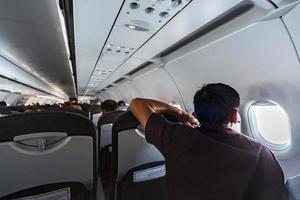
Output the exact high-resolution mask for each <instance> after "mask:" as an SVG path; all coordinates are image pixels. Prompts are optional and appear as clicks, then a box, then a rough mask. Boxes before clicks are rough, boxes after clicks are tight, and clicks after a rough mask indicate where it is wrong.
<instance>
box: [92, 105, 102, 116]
mask: <svg viewBox="0 0 300 200" xmlns="http://www.w3.org/2000/svg"><path fill="white" fill-rule="evenodd" d="M89 112H90V113H91V114H97V113H101V107H100V106H99V105H97V106H96V105H94V106H92V107H91V108H90V109H89Z"/></svg>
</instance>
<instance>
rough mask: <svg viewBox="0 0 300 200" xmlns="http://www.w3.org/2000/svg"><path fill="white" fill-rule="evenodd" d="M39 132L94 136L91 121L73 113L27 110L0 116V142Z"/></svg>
mask: <svg viewBox="0 0 300 200" xmlns="http://www.w3.org/2000/svg"><path fill="white" fill-rule="evenodd" d="M41 132H64V133H67V134H68V135H87V136H92V137H95V136H96V130H95V126H94V124H93V122H92V121H90V120H89V119H88V118H86V117H84V116H82V115H78V114H75V113H68V112H27V113H22V114H18V115H10V116H5V117H1V118H0V142H5V141H12V140H13V138H14V137H15V136H18V135H24V134H27V133H41Z"/></svg>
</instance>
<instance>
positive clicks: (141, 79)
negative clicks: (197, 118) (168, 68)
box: [119, 68, 184, 108]
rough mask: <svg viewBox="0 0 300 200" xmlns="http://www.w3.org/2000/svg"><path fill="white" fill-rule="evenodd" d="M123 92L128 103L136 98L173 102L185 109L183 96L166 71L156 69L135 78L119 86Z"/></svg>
mask: <svg viewBox="0 0 300 200" xmlns="http://www.w3.org/2000/svg"><path fill="white" fill-rule="evenodd" d="M119 89H120V90H121V91H123V94H124V99H126V101H127V102H129V100H131V99H132V98H134V97H144V98H154V99H161V100H163V101H166V102H169V103H171V102H172V101H174V102H176V103H178V104H180V105H181V106H182V107H183V108H184V104H183V102H182V100H181V96H180V94H179V93H178V90H177V88H176V86H175V84H174V82H173V81H172V79H171V78H170V76H169V75H168V74H167V73H166V72H165V71H164V69H160V68H155V69H153V70H151V71H148V72H146V73H144V74H142V75H140V76H137V77H135V78H133V80H132V81H127V82H125V83H124V84H121V85H120V86H119Z"/></svg>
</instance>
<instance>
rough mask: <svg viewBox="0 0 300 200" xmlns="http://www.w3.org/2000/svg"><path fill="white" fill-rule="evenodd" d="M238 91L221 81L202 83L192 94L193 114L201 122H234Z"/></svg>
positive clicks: (219, 123)
mask: <svg viewBox="0 0 300 200" xmlns="http://www.w3.org/2000/svg"><path fill="white" fill-rule="evenodd" d="M239 106H240V96H239V93H238V92H237V91H236V90H235V89H233V88H232V87H230V86H228V85H225V84H222V83H211V84H207V85H204V86H203V87H202V88H201V89H200V90H198V91H197V92H196V94H195V96H194V108H195V114H196V117H197V118H198V120H199V122H200V123H201V124H211V125H223V124H228V123H236V121H237V112H238V107H239Z"/></svg>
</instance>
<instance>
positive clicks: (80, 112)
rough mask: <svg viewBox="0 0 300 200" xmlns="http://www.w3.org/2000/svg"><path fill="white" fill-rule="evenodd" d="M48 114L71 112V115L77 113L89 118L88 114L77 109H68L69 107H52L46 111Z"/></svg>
mask: <svg viewBox="0 0 300 200" xmlns="http://www.w3.org/2000/svg"><path fill="white" fill-rule="evenodd" d="M45 111H46V112H70V113H76V114H79V115H83V116H85V117H88V116H89V115H88V113H86V112H84V111H82V110H79V109H76V108H68V107H63V108H59V107H51V108H47V109H45Z"/></svg>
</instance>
